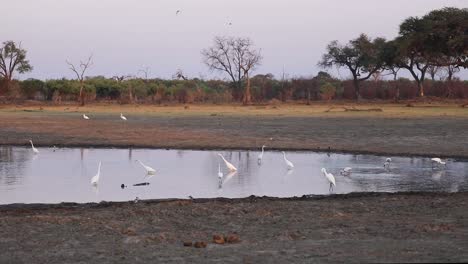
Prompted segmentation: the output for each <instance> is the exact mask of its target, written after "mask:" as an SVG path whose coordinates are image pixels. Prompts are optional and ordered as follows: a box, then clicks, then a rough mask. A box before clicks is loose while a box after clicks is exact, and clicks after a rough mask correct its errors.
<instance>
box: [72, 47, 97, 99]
mask: <svg viewBox="0 0 468 264" xmlns="http://www.w3.org/2000/svg"><path fill="white" fill-rule="evenodd" d="M92 58H93V55H90V56H89V57H88V60H87V61H86V62H83V61H80V65H79V67H75V65H73V64H72V63H71V62H69V61H66V63H67V64H68V66H69V67H70V70H72V71H73V72H74V73H75V74H76V78H77V80H78V81H79V82H80V96H79V100H80V104H81V106H84V105H85V91H84V86H85V85H84V74H85V73H86V70H87V69H88V68H89V67H91V65H92V64H93V62H92Z"/></svg>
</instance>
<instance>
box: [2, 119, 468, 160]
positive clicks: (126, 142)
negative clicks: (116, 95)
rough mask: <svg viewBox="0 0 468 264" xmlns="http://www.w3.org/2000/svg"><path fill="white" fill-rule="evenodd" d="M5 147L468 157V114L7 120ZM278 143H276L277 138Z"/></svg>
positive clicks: (4, 138)
mask: <svg viewBox="0 0 468 264" xmlns="http://www.w3.org/2000/svg"><path fill="white" fill-rule="evenodd" d="M0 122H1V123H2V126H0V134H1V135H2V137H1V138H0V145H22V146H27V145H28V141H29V139H33V141H34V143H35V145H37V146H44V147H52V146H54V145H55V146H58V147H96V148H159V149H200V150H217V149H232V150H238V149H243V150H258V148H259V146H261V145H263V144H266V145H267V146H268V149H270V150H291V151H318V152H328V151H330V152H338V153H354V154H377V155H398V156H425V157H434V156H437V157H444V158H456V159H467V158H468V133H463V131H468V116H467V118H459V117H444V118H441V117H424V118H393V117H392V118H374V117H353V116H351V117H330V118H326V117H314V116H311V117H287V116H286V117H283V116H279V117H242V116H240V117H236V116H224V117H219V116H217V117H211V116H198V115H196V116H190V117H184V116H182V117H181V116H150V115H134V116H130V118H129V121H128V122H125V123H122V122H121V120H116V119H115V116H114V115H111V114H106V113H105V114H103V113H101V114H100V115H99V116H97V117H96V119H95V120H82V119H80V117H79V116H76V115H58V114H54V115H52V114H41V115H36V114H34V115H31V114H30V113H26V114H24V113H21V114H14V115H7V114H6V113H1V114H0ZM270 138H272V140H270Z"/></svg>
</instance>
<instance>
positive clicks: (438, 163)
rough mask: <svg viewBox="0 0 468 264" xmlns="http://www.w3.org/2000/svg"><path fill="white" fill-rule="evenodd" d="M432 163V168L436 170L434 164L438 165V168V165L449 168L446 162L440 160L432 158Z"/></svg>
mask: <svg viewBox="0 0 468 264" xmlns="http://www.w3.org/2000/svg"><path fill="white" fill-rule="evenodd" d="M431 162H432V168H434V163H436V165H437V166H438V165H444V166H447V163H446V162H445V161H442V160H441V159H440V158H432V159H431Z"/></svg>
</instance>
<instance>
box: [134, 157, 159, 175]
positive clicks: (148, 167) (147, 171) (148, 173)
mask: <svg viewBox="0 0 468 264" xmlns="http://www.w3.org/2000/svg"><path fill="white" fill-rule="evenodd" d="M137 161H138V162H139V163H140V164H141V166H142V167H143V168H144V169H145V170H146V175H155V174H156V170H155V169H153V168H151V167H150V166H146V165H145V164H143V162H141V161H140V160H137Z"/></svg>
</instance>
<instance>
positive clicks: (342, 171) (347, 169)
mask: <svg viewBox="0 0 468 264" xmlns="http://www.w3.org/2000/svg"><path fill="white" fill-rule="evenodd" d="M352 170H353V169H352V168H351V167H346V168H344V169H342V170H341V171H340V174H341V175H345V176H348V175H350V174H351V171H352Z"/></svg>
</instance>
